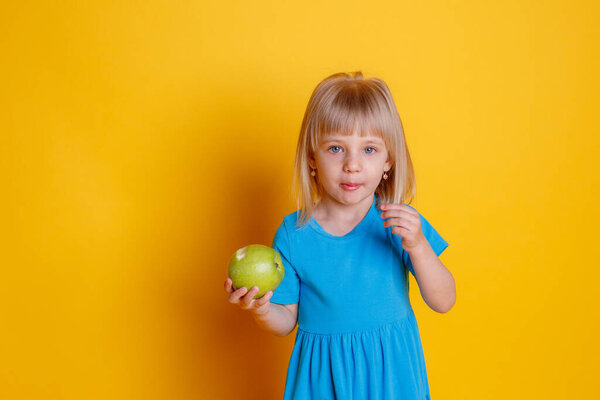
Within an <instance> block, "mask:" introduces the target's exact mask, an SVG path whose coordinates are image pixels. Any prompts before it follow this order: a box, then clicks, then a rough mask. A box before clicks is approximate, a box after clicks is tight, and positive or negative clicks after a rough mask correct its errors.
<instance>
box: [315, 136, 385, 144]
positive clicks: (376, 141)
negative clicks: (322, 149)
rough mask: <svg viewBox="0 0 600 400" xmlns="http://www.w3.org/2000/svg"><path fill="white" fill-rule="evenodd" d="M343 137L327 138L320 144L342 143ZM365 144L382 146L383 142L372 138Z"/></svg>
mask: <svg viewBox="0 0 600 400" xmlns="http://www.w3.org/2000/svg"><path fill="white" fill-rule="evenodd" d="M343 137H344V136H328V137H327V140H325V141H323V143H322V144H327V143H331V142H343V141H344V139H343ZM364 143H365V144H370V143H374V144H383V141H381V139H379V138H373V139H367V140H366V141H364Z"/></svg>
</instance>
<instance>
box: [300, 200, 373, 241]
mask: <svg viewBox="0 0 600 400" xmlns="http://www.w3.org/2000/svg"><path fill="white" fill-rule="evenodd" d="M378 217H379V214H378V212H377V195H373V203H371V207H370V208H369V211H367V214H366V215H365V216H364V218H363V219H362V220H361V221H360V222H359V223H358V224H357V225H356V226H355V227H354V228H353V229H352V230H351V231H350V232H348V233H346V234H345V235H343V236H336V235H332V234H331V233H329V232H327V231H326V230H325V229H323V227H322V226H321V225H319V223H318V222H317V220H316V219H315V218H314V217H312V216H311V217H310V223H309V225H310V227H311V228H312V229H313V230H314V231H315V232H317V233H318V234H320V235H322V236H325V237H327V238H329V239H334V240H344V239H347V238H349V237H353V236H356V235H360V234H361V233H365V232H366V231H367V230H368V228H369V226H370V225H371V224H372V223H373V222H374V221H375V220H376V219H377V218H378Z"/></svg>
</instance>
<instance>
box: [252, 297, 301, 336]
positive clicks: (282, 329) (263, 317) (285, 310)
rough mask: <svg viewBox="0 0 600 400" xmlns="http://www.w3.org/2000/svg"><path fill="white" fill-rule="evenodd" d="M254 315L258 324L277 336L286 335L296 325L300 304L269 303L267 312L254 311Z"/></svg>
mask: <svg viewBox="0 0 600 400" xmlns="http://www.w3.org/2000/svg"><path fill="white" fill-rule="evenodd" d="M252 315H253V316H254V320H255V321H256V323H257V324H258V326H260V327H261V328H263V329H264V330H266V331H268V332H271V333H273V334H274V335H276V336H280V337H284V336H287V335H289V334H290V333H291V332H292V331H293V330H294V328H295V327H296V322H297V320H298V304H290V305H281V304H276V303H269V308H268V309H267V311H266V312H263V313H259V312H254V313H252Z"/></svg>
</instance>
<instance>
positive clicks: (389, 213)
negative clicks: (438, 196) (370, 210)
mask: <svg viewBox="0 0 600 400" xmlns="http://www.w3.org/2000/svg"><path fill="white" fill-rule="evenodd" d="M381 209H382V210H383V213H382V214H381V218H383V219H386V218H389V219H387V220H385V221H384V222H383V226H385V227H386V228H387V227H389V226H391V227H393V228H392V233H394V234H396V235H399V236H401V237H402V248H403V249H404V250H406V251H410V250H412V249H414V248H417V247H418V246H422V245H424V244H427V239H426V238H425V235H424V234H423V230H422V229H421V217H420V216H419V213H418V212H416V211H415V210H414V209H412V208H411V207H409V206H407V205H406V204H382V205H381Z"/></svg>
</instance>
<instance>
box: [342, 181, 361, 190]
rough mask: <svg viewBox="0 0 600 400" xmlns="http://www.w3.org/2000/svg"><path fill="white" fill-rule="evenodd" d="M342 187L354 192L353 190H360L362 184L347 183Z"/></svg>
mask: <svg viewBox="0 0 600 400" xmlns="http://www.w3.org/2000/svg"><path fill="white" fill-rule="evenodd" d="M340 186H341V187H342V189H344V190H348V191H352V190H356V189H358V188H359V187H360V186H361V184H360V183H354V182H347V183H342V184H341V185H340Z"/></svg>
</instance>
